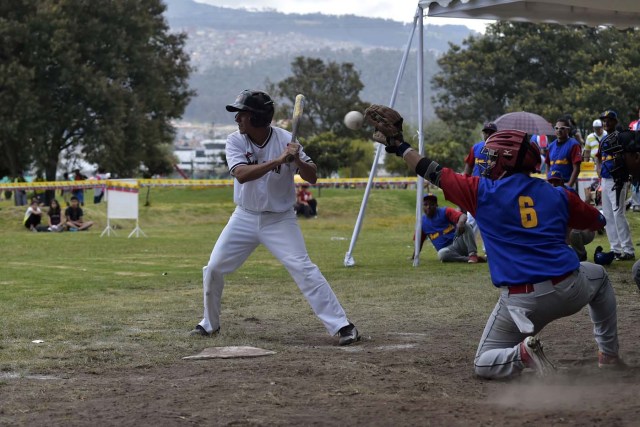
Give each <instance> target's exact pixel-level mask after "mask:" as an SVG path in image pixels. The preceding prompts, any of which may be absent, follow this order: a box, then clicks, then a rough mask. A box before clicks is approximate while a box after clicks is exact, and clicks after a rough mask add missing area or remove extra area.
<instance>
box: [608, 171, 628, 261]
mask: <svg viewBox="0 0 640 427" xmlns="http://www.w3.org/2000/svg"><path fill="white" fill-rule="evenodd" d="M613 185H614V182H613V179H611V178H602V214H603V215H604V218H605V219H606V220H607V225H605V231H606V232H607V239H609V244H610V245H611V250H612V251H613V252H616V253H619V254H623V253H625V254H632V255H635V250H634V248H633V242H632V241H631V231H630V230H629V222H627V217H626V216H625V211H626V209H625V201H626V200H627V189H628V188H629V183H626V184H625V185H624V187H623V188H622V192H621V193H620V197H619V199H618V202H617V204H616V192H615V190H614V189H613Z"/></svg>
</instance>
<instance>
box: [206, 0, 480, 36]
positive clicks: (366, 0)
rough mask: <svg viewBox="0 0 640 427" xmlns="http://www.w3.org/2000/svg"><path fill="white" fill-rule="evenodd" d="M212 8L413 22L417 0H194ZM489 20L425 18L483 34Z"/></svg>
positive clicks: (429, 21) (428, 20)
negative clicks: (463, 26) (461, 26)
mask: <svg viewBox="0 0 640 427" xmlns="http://www.w3.org/2000/svg"><path fill="white" fill-rule="evenodd" d="M196 1H198V2H200V3H208V4H212V5H214V6H223V7H232V8H246V9H250V10H251V9H254V10H264V9H275V10H277V11H279V12H283V13H317V12H320V13H324V14H326V15H347V14H349V15H357V16H366V17H369V18H385V19H393V20H394V21H400V22H413V17H414V15H415V12H416V9H417V7H418V1H417V0H196ZM489 22H491V21H485V20H479V19H454V18H428V19H425V23H427V24H435V25H466V26H467V27H469V28H471V29H473V30H475V31H478V32H481V33H484V27H485V25H486V24H487V23H489Z"/></svg>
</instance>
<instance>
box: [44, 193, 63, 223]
mask: <svg viewBox="0 0 640 427" xmlns="http://www.w3.org/2000/svg"><path fill="white" fill-rule="evenodd" d="M47 215H48V216H49V228H48V231H64V225H65V223H64V218H62V210H61V209H60V204H59V203H58V201H57V200H56V199H52V200H51V204H50V205H49V212H47Z"/></svg>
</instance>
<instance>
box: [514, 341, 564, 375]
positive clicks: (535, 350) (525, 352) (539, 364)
mask: <svg viewBox="0 0 640 427" xmlns="http://www.w3.org/2000/svg"><path fill="white" fill-rule="evenodd" d="M520 357H521V358H522V361H523V362H524V364H525V366H527V367H529V368H533V369H535V370H536V372H537V373H538V375H540V376H545V375H549V374H551V373H553V372H554V371H555V370H556V367H555V366H553V364H552V363H551V362H550V361H549V359H547V356H545V355H544V351H542V343H541V342H540V339H538V338H536V337H527V338H525V340H524V341H522V342H521V343H520Z"/></svg>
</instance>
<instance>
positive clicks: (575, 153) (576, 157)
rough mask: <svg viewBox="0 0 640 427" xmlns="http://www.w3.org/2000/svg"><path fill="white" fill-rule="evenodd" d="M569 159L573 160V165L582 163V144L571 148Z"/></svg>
mask: <svg viewBox="0 0 640 427" xmlns="http://www.w3.org/2000/svg"><path fill="white" fill-rule="evenodd" d="M569 158H570V159H571V163H573V164H575V163H581V162H582V146H581V145H580V143H578V144H576V145H574V146H573V147H571V153H569Z"/></svg>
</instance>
